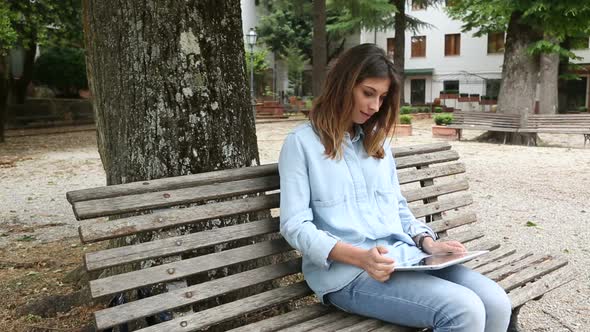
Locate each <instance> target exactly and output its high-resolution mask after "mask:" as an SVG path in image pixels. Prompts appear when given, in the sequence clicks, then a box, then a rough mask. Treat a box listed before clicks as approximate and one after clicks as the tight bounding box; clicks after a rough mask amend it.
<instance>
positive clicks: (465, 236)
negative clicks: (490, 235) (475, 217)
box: [449, 229, 484, 244]
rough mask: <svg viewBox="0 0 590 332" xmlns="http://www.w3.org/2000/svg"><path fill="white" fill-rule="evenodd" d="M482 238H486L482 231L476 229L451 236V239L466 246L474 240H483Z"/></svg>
mask: <svg viewBox="0 0 590 332" xmlns="http://www.w3.org/2000/svg"><path fill="white" fill-rule="evenodd" d="M482 237H484V234H483V233H482V232H481V231H480V230H476V229H468V230H465V231H461V232H457V233H455V234H450V235H449V239H451V240H455V241H459V242H461V243H465V244H466V243H468V242H471V241H473V240H477V239H481V238H482Z"/></svg>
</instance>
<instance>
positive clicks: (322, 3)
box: [312, 0, 328, 97]
mask: <svg viewBox="0 0 590 332" xmlns="http://www.w3.org/2000/svg"><path fill="white" fill-rule="evenodd" d="M312 43H313V45H312V54H313V59H312V61H313V63H312V81H313V82H312V90H313V95H314V97H317V96H319V95H320V93H321V92H322V86H323V84H324V78H325V77H326V61H327V59H328V56H327V54H328V52H327V38H326V0H313V40H312Z"/></svg>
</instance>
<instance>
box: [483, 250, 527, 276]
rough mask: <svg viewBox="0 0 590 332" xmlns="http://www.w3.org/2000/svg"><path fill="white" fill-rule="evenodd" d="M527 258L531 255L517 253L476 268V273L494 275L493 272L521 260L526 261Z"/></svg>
mask: <svg viewBox="0 0 590 332" xmlns="http://www.w3.org/2000/svg"><path fill="white" fill-rule="evenodd" d="M529 256H532V253H528V252H525V253H522V252H520V253H517V254H514V255H510V256H506V257H502V258H498V259H496V260H494V261H493V262H490V263H488V264H486V265H483V266H479V267H478V268H477V271H478V272H480V273H483V274H489V273H494V272H495V271H498V270H499V269H502V268H505V267H507V266H509V265H511V264H516V263H517V262H519V261H521V260H523V259H526V258H527V257H529Z"/></svg>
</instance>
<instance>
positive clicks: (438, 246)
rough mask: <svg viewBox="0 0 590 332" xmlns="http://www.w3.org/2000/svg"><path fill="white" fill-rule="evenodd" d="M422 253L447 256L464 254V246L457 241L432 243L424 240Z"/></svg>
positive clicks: (429, 239)
mask: <svg viewBox="0 0 590 332" xmlns="http://www.w3.org/2000/svg"><path fill="white" fill-rule="evenodd" d="M423 248H424V251H425V252H426V253H428V254H447V253H457V252H465V251H467V250H466V249H465V246H464V245H462V244H461V242H459V241H434V240H432V239H431V238H427V239H425V240H424V244H423Z"/></svg>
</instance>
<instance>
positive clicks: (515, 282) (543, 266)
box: [498, 258, 567, 292]
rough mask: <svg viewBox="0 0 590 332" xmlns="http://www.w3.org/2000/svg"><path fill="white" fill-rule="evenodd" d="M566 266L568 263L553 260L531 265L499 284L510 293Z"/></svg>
mask: <svg viewBox="0 0 590 332" xmlns="http://www.w3.org/2000/svg"><path fill="white" fill-rule="evenodd" d="M566 265H567V261H562V260H559V259H554V258H551V259H548V260H546V261H544V262H541V263H539V264H535V265H529V266H527V267H526V268H525V269H523V270H521V271H518V272H516V273H514V274H512V275H509V276H508V277H506V278H504V279H503V280H500V282H498V284H499V285H500V286H501V287H502V288H504V289H505V290H506V291H507V292H508V291H510V290H512V289H514V288H517V287H520V286H522V285H524V284H526V283H527V282H530V281H533V280H535V279H537V278H539V277H541V276H544V275H546V274H549V273H551V272H553V271H555V270H557V269H559V268H560V267H563V266H566Z"/></svg>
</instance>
